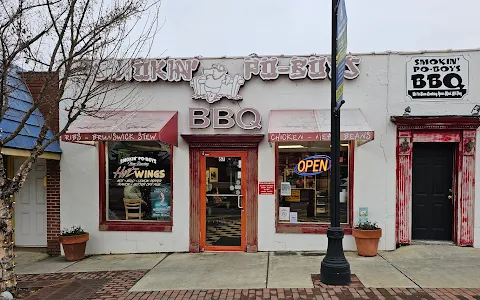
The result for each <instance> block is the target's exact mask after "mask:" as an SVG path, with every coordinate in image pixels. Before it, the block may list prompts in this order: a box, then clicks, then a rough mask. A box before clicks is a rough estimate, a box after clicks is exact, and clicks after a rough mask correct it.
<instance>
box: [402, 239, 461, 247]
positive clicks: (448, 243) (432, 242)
mask: <svg viewBox="0 0 480 300" xmlns="http://www.w3.org/2000/svg"><path fill="white" fill-rule="evenodd" d="M411 245H444V246H455V243H454V242H453V241H435V240H412V243H411Z"/></svg>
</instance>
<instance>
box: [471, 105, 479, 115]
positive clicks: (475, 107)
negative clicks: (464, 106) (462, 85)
mask: <svg viewBox="0 0 480 300" xmlns="http://www.w3.org/2000/svg"><path fill="white" fill-rule="evenodd" d="M471 113H472V116H478V115H479V114H480V105H475V106H474V107H473V109H472V111H471Z"/></svg>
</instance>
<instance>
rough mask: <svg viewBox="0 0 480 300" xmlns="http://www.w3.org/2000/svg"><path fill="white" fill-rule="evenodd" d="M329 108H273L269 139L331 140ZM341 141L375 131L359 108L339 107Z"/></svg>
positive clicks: (368, 136) (368, 138) (359, 138)
mask: <svg viewBox="0 0 480 300" xmlns="http://www.w3.org/2000/svg"><path fill="white" fill-rule="evenodd" d="M330 119H331V118H330V110H329V109H321V110H313V109H303V110H272V111H270V120H269V126H268V141H269V142H311V141H329V140H330V129H331V122H330ZM340 123H341V125H340V139H341V140H342V141H363V142H364V143H365V142H367V141H371V140H373V136H374V132H373V129H372V127H370V125H369V124H368V122H367V120H366V119H365V117H364V116H363V114H362V112H361V111H360V109H342V110H341V119H340Z"/></svg>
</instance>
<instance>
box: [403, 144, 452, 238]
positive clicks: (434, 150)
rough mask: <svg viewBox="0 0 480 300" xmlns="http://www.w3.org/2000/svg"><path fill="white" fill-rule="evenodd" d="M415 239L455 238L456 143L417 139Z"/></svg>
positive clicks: (413, 233)
mask: <svg viewBox="0 0 480 300" xmlns="http://www.w3.org/2000/svg"><path fill="white" fill-rule="evenodd" d="M413 145H414V146H413V161H412V239H414V240H436V241H452V239H453V234H452V233H453V213H454V205H453V203H454V201H453V197H454V193H453V191H452V190H453V158H454V145H455V144H454V143H414V144H413Z"/></svg>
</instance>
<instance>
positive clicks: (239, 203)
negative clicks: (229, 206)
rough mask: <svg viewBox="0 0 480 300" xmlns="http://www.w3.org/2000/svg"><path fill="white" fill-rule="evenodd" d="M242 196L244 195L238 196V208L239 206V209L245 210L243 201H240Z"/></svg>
mask: <svg viewBox="0 0 480 300" xmlns="http://www.w3.org/2000/svg"><path fill="white" fill-rule="evenodd" d="M242 196H243V195H237V206H238V208H241V209H243V206H242V204H241V203H242V201H241V200H240V199H241V197H242Z"/></svg>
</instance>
